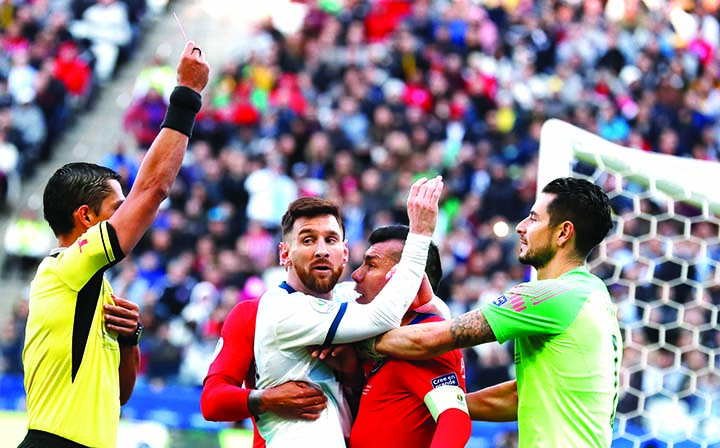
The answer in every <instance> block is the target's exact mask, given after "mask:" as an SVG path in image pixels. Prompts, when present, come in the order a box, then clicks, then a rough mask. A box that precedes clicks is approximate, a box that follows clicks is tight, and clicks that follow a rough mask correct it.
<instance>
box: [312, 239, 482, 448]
mask: <svg viewBox="0 0 720 448" xmlns="http://www.w3.org/2000/svg"><path fill="white" fill-rule="evenodd" d="M407 234H408V228H407V227H405V226H399V225H395V226H387V227H382V228H380V229H377V230H375V231H374V232H373V233H372V234H371V235H370V237H369V242H370V244H371V246H370V248H369V249H368V250H367V252H365V258H364V260H363V264H362V266H360V267H359V268H358V269H357V270H356V271H355V272H354V273H353V275H352V278H353V280H354V281H355V282H356V287H355V289H356V291H357V292H358V293H359V294H360V297H358V298H357V301H358V302H360V303H368V302H371V301H372V300H373V298H374V297H375V296H376V295H377V293H378V292H379V291H380V289H382V287H383V286H384V285H385V282H386V281H387V277H388V273H389V272H390V270H391V269H392V267H393V266H394V265H395V264H396V263H397V261H398V260H399V259H400V254H401V252H402V249H403V245H404V243H405V238H406V237H407ZM426 274H427V278H428V280H429V282H430V286H431V287H432V289H436V288H437V284H438V283H439V281H440V278H441V277H442V268H441V266H440V256H439V253H438V249H437V247H436V246H435V245H432V244H431V246H430V250H429V255H428V261H427V265H426ZM424 292H425V293H426V294H432V293H431V292H430V291H427V288H426V290H425V291H424ZM422 294H423V288H422V287H421V291H420V293H419V295H418V298H416V301H420V300H422V297H421V295H422ZM417 305H419V303H413V306H412V307H411V310H409V311H408V312H407V313H406V314H405V316H404V317H403V320H402V325H412V324H415V323H419V322H433V321H440V320H443V319H442V318H441V317H440V316H437V315H433V314H424V313H419V312H417ZM413 308H414V309H413ZM345 350H346V348H342V349H337V351H330V350H325V351H324V352H321V351H320V350H318V351H316V353H315V354H316V355H317V356H320V357H322V358H324V359H326V360H328V362H329V363H330V364H331V365H332V366H333V367H335V368H336V369H342V368H343V366H342V364H343V363H344V362H345V361H346V360H347V358H344V357H345V356H347V352H346V351H345ZM333 355H334V356H336V357H337V361H338V362H333V359H332V358H333ZM350 364H352V362H351V363H350ZM365 368H366V370H368V376H367V382H366V384H365V387H364V389H363V392H362V396H361V398H360V407H359V411H358V414H357V418H356V419H355V423H354V424H353V428H352V433H351V435H350V447H351V448H375V447H376V446H377V444H378V441H379V440H381V441H382V445H383V446H399V447H400V446H402V447H406V446H407V447H410V446H412V447H432V448H440V447H442V448H453V447H457V448H460V447H464V446H465V444H466V443H467V441H468V439H469V438H470V432H471V423H470V416H469V415H468V409H467V404H466V402H465V367H464V364H463V358H462V353H461V352H460V351H459V350H453V351H450V352H448V353H445V354H443V355H441V356H438V357H436V358H433V359H430V360H425V361H408V360H403V359H397V358H384V359H382V360H379V361H377V362H372V361H371V362H370V363H366V364H365Z"/></svg>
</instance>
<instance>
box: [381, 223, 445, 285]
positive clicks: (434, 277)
mask: <svg viewBox="0 0 720 448" xmlns="http://www.w3.org/2000/svg"><path fill="white" fill-rule="evenodd" d="M409 233H410V228H409V227H408V226H404V225H401V224H394V225H390V226H383V227H379V228H377V229H375V230H374V231H373V232H372V233H371V234H370V236H369V237H368V243H369V244H370V245H371V246H372V245H373V244H377V243H383V242H385V241H393V240H398V241H402V243H403V244H405V240H406V239H407V236H408V234H409ZM400 255H401V254H400V253H399V252H398V253H397V254H395V257H396V259H397V261H400ZM425 273H426V274H427V276H428V280H430V286H432V289H433V291H434V292H437V289H438V285H439V284H440V280H442V276H443V271H442V264H441V262H440V250H439V249H438V247H437V246H436V245H435V243H433V242H430V249H428V257H427V263H425Z"/></svg>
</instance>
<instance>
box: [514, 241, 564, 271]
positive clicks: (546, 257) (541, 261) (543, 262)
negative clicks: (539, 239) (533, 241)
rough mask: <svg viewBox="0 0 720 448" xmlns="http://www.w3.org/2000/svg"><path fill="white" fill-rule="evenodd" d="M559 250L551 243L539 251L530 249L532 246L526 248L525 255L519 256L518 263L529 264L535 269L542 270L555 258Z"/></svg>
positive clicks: (538, 249)
mask: <svg viewBox="0 0 720 448" xmlns="http://www.w3.org/2000/svg"><path fill="white" fill-rule="evenodd" d="M555 254H557V249H555V248H554V247H552V246H551V245H550V244H549V243H546V244H545V246H542V247H540V248H537V249H534V250H533V249H530V246H528V245H526V246H525V253H521V254H520V255H519V256H518V261H519V262H520V263H522V264H527V265H530V266H532V267H534V268H535V269H542V268H544V267H545V266H547V264H548V263H550V260H552V259H553V258H555Z"/></svg>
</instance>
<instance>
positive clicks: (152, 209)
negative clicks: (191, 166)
mask: <svg viewBox="0 0 720 448" xmlns="http://www.w3.org/2000/svg"><path fill="white" fill-rule="evenodd" d="M194 48H196V46H195V43H194V42H192V41H189V42H188V43H187V44H186V45H185V49H184V50H183V54H182V56H181V57H180V62H179V63H178V66H177V81H178V86H177V87H176V88H175V90H174V91H173V94H172V95H171V98H170V105H169V107H168V112H167V115H166V116H165V121H164V122H163V125H162V127H163V128H162V130H161V131H160V134H159V135H158V136H157V138H155V141H154V142H153V144H152V145H151V146H150V149H149V150H148V152H147V154H146V155H145V158H144V160H143V162H142V165H141V166H140V171H139V172H138V176H137V180H136V181H135V183H134V185H133V187H132V189H131V190H130V193H129V194H128V196H127V199H126V200H125V202H124V203H123V204H122V205H121V206H120V207H119V208H118V210H117V211H116V212H115V213H114V214H113V215H112V217H111V218H110V220H109V221H110V224H112V226H113V228H115V230H116V231H117V236H118V240H119V243H120V247H121V248H122V250H123V252H124V253H126V254H127V253H130V250H132V248H133V247H134V246H135V244H137V242H138V241H139V240H140V238H141V237H142V235H143V234H144V233H145V231H146V230H147V229H148V227H150V225H151V224H152V222H153V221H154V220H155V216H156V215H157V211H158V208H159V207H160V203H161V202H162V201H163V200H165V198H167V196H168V194H169V192H170V188H171V187H172V184H173V182H174V181H175V177H176V176H177V174H178V171H179V170H180V166H181V164H182V160H183V157H184V155H185V150H186V148H187V144H188V139H189V137H190V135H191V134H192V128H193V124H194V121H195V114H196V113H197V112H198V111H199V110H200V106H201V105H202V101H201V97H200V92H201V91H202V89H203V88H205V86H206V85H207V82H208V78H209V73H210V66H209V65H208V63H207V62H206V61H205V59H204V57H203V55H202V53H201V52H198V51H193V49H194Z"/></svg>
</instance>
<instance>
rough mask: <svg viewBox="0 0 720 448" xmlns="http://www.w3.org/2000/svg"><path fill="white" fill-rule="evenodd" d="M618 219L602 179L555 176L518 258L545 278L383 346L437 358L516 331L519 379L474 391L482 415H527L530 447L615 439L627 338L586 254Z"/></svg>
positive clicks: (522, 426) (521, 227) (389, 337)
mask: <svg viewBox="0 0 720 448" xmlns="http://www.w3.org/2000/svg"><path fill="white" fill-rule="evenodd" d="M612 225H613V224H612V219H611V210H610V204H609V201H608V197H607V195H606V194H605V193H604V192H603V191H602V190H601V189H600V187H598V186H596V185H593V184H592V183H590V182H588V181H585V180H580V179H573V178H559V179H555V180H553V181H551V182H550V183H548V184H547V185H546V186H545V188H543V190H542V193H541V194H540V196H539V197H538V199H537V201H536V202H535V204H534V205H533V207H532V209H531V211H530V214H529V216H528V217H527V218H525V219H524V220H523V221H521V222H520V223H519V224H518V225H517V228H516V231H517V233H518V234H519V235H520V249H519V255H518V258H519V260H520V262H522V263H524V264H528V265H531V266H533V267H534V268H535V269H536V270H537V280H536V281H530V282H527V283H521V284H518V285H516V286H514V287H512V288H511V289H510V290H509V291H507V292H506V293H505V294H503V295H501V296H500V297H498V298H497V299H495V300H494V301H493V302H492V303H488V304H487V305H485V306H482V307H480V308H479V309H477V310H473V311H470V312H467V313H465V314H463V315H461V316H459V317H456V318H455V319H452V320H450V321H443V322H436V323H428V324H418V325H410V326H407V327H402V328H399V329H395V330H392V331H390V332H388V333H386V334H385V335H383V336H382V337H379V338H378V339H377V341H376V344H375V350H376V351H377V352H379V353H380V354H383V355H388V356H394V357H397V358H408V359H428V358H432V357H435V356H438V355H440V354H442V353H445V352H447V351H450V350H453V349H456V348H461V347H471V346H473V345H478V344H483V343H486V342H491V341H498V342H500V343H503V342H505V341H508V340H510V339H512V340H514V343H515V368H516V374H517V379H516V380H514V381H510V382H507V383H502V384H499V385H495V386H492V387H489V388H486V389H482V390H480V391H477V392H473V393H470V394H468V396H467V401H468V407H469V410H470V415H471V416H472V418H473V420H485V421H514V420H517V421H518V431H519V438H520V447H521V448H523V447H527V448H529V447H533V448H534V447H551V448H563V447H568V448H570V447H572V448H578V447H609V446H610V444H611V441H612V427H613V421H614V419H615V409H616V406H617V400H618V381H619V369H620V362H621V357H622V355H621V354H622V341H621V337H620V329H619V326H618V321H617V317H616V315H615V309H614V305H613V303H612V301H611V299H610V295H609V294H608V291H607V288H606V287H605V284H604V283H603V281H602V280H601V279H600V278H598V277H596V276H595V275H593V274H591V273H590V272H589V271H588V269H587V267H586V265H585V262H586V258H587V256H588V254H589V253H590V251H591V250H592V249H593V248H594V247H595V246H596V245H597V244H599V243H600V242H601V241H602V240H603V238H605V236H606V235H607V233H608V232H609V231H610V229H611V228H612Z"/></svg>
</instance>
